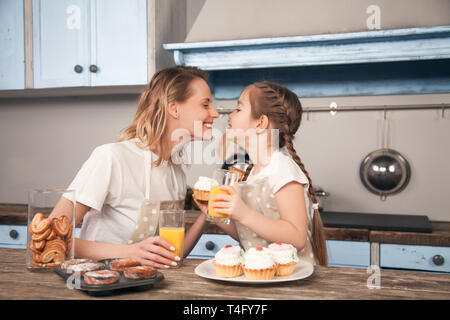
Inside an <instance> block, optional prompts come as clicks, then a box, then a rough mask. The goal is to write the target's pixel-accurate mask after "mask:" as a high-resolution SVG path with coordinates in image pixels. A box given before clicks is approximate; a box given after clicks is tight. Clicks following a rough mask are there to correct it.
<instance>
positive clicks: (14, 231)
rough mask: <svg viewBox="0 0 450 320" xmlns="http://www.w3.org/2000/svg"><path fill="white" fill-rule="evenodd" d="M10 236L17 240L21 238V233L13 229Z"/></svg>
mask: <svg viewBox="0 0 450 320" xmlns="http://www.w3.org/2000/svg"><path fill="white" fill-rule="evenodd" d="M9 236H10V237H11V238H12V239H17V237H18V236H19V233H18V232H17V230H14V229H12V230H11V231H10V232H9Z"/></svg>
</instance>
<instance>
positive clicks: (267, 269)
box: [244, 247, 277, 280]
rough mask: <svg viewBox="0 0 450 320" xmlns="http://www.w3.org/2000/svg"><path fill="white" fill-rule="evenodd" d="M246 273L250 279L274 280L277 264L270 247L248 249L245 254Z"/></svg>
mask: <svg viewBox="0 0 450 320" xmlns="http://www.w3.org/2000/svg"><path fill="white" fill-rule="evenodd" d="M244 260H245V263H244V273H245V277H246V278H247V279H248V280H272V279H273V277H274V276H275V273H276V271H277V264H276V263H275V260H274V259H273V257H272V254H271V253H270V251H269V249H267V248H262V247H256V248H250V249H248V250H247V252H246V253H245V256H244Z"/></svg>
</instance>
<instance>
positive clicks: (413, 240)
mask: <svg viewBox="0 0 450 320" xmlns="http://www.w3.org/2000/svg"><path fill="white" fill-rule="evenodd" d="M199 214H200V211H196V210H187V212H186V229H189V226H190V225H191V224H192V223H194V221H195V219H196V218H197V216H198V215H199ZM0 224H9V225H26V224H27V206H26V205H23V204H0ZM431 225H432V229H433V232H432V233H420V232H399V231H375V230H368V229H356V228H329V227H325V228H324V231H325V237H326V239H327V240H346V241H367V242H377V243H399V244H410V245H429V246H450V222H444V221H431ZM206 233H223V231H222V229H220V228H219V227H217V226H216V225H215V224H210V225H209V226H208V227H207V230H206Z"/></svg>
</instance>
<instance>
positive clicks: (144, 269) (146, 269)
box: [123, 266, 156, 280]
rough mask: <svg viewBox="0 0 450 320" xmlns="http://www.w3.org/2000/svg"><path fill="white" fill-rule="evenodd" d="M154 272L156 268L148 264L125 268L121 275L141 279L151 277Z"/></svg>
mask: <svg viewBox="0 0 450 320" xmlns="http://www.w3.org/2000/svg"><path fill="white" fill-rule="evenodd" d="M155 274H156V269H155V268H152V267H150V266H137V267H130V268H125V269H124V270H123V275H124V276H125V278H127V279H133V280H141V279H147V278H151V277H153V276H154V275H155Z"/></svg>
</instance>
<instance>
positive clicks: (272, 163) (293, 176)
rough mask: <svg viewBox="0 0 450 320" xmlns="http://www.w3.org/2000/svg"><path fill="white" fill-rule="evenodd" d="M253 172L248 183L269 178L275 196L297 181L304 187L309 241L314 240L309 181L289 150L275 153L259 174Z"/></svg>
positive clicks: (280, 150) (285, 149)
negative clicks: (290, 183) (283, 188)
mask: <svg viewBox="0 0 450 320" xmlns="http://www.w3.org/2000/svg"><path fill="white" fill-rule="evenodd" d="M253 172H254V169H252V170H251V171H250V174H249V176H248V178H247V182H248V183H252V182H256V181H258V180H260V179H262V178H266V177H267V180H268V182H269V185H270V187H271V189H272V190H271V191H272V194H273V195H275V194H276V193H277V192H278V190H280V189H281V188H282V187H283V186H285V185H286V184H288V183H289V182H292V181H296V182H298V183H300V184H302V185H303V194H304V196H305V204H306V212H307V214H308V237H309V239H312V237H311V235H312V221H313V216H314V209H313V208H312V203H311V201H310V198H309V191H308V189H309V181H308V178H307V177H306V175H305V173H304V172H303V171H302V169H300V167H299V166H298V165H297V163H296V162H295V161H294V159H292V157H291V155H290V154H289V151H288V150H287V148H286V147H283V148H281V149H279V150H277V151H275V152H274V153H273V154H272V155H271V157H270V160H269V164H268V165H267V166H265V167H264V168H263V169H261V170H260V171H259V172H258V173H257V174H253Z"/></svg>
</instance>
